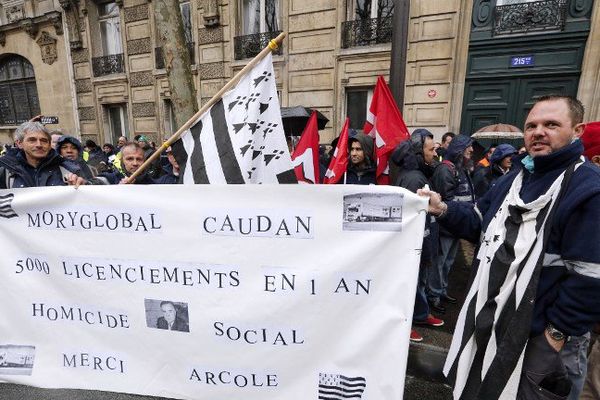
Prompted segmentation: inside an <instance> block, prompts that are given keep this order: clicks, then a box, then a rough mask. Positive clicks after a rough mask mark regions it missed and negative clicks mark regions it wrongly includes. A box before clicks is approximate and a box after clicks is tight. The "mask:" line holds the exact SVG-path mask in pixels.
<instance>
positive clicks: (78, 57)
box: [71, 49, 90, 64]
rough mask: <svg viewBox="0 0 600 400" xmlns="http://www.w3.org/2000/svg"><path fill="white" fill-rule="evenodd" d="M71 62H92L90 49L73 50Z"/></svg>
mask: <svg viewBox="0 0 600 400" xmlns="http://www.w3.org/2000/svg"><path fill="white" fill-rule="evenodd" d="M71 60H73V64H78V63H82V62H88V61H90V54H89V51H88V49H79V50H71Z"/></svg>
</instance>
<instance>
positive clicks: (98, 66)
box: [92, 2, 125, 76]
mask: <svg viewBox="0 0 600 400" xmlns="http://www.w3.org/2000/svg"><path fill="white" fill-rule="evenodd" d="M98 23H99V25H100V41H101V45H102V55H101V56H99V57H93V58H92V69H93V71H94V76H103V75H109V74H117V73H121V72H124V71H125V68H124V67H125V64H124V58H123V42H122V41H121V18H120V16H119V6H118V5H117V3H114V2H112V3H102V4H99V5H98Z"/></svg>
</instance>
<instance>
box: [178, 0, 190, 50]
mask: <svg viewBox="0 0 600 400" xmlns="http://www.w3.org/2000/svg"><path fill="white" fill-rule="evenodd" d="M179 8H180V10H181V19H182V22H183V33H184V35H185V42H186V43H192V42H193V39H192V37H193V36H192V17H191V15H190V3H189V2H185V3H180V4H179Z"/></svg>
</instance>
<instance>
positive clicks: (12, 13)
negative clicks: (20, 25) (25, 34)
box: [5, 4, 25, 24]
mask: <svg viewBox="0 0 600 400" xmlns="http://www.w3.org/2000/svg"><path fill="white" fill-rule="evenodd" d="M5 13H6V21H7V22H8V23H9V24H11V23H13V22H15V21H19V20H21V19H23V18H25V11H24V10H23V4H15V5H14V6H11V7H8V8H7V9H6V11H5Z"/></svg>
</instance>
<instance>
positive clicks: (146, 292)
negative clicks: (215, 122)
mask: <svg viewBox="0 0 600 400" xmlns="http://www.w3.org/2000/svg"><path fill="white" fill-rule="evenodd" d="M0 196H1V197H2V199H3V204H2V208H3V213H2V214H0V242H1V243H2V257H1V258H0V308H1V310H2V318H1V319H0V381H1V382H9V383H17V384H24V385H32V386H38V387H44V388H79V389H93V390H103V391H114V392H124V393H134V394H142V395H154V396H163V397H171V398H178V399H211V400H219V399H221V400H225V399H232V398H244V399H261V400H264V399H286V400H289V399H298V400H300V399H302V400H304V399H309V398H333V399H337V398H340V399H341V398H344V397H345V396H346V397H347V396H348V395H349V394H351V395H354V396H356V397H354V398H362V399H382V400H384V399H401V398H402V395H403V389H404V373H405V371H406V363H407V354H408V342H409V333H410V326H411V319H412V312H413V303H414V299H415V290H416V282H417V274H418V263H419V254H420V248H421V244H422V238H423V227H424V220H425V212H424V210H425V208H426V201H425V200H423V199H422V198H419V197H417V196H416V195H414V194H412V193H410V192H407V191H405V190H404V189H400V188H395V187H386V186H383V187H379V186H354V185H328V186H316V185H315V186H313V185H222V186H221V185H189V186H188V185H181V186H179V185H177V186H158V185H157V186H140V185H135V186H134V185H120V186H111V187H107V186H105V187H102V186H94V187H85V186H84V187H80V188H79V189H78V190H75V189H73V188H71V187H53V188H30V189H17V190H2V191H0Z"/></svg>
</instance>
